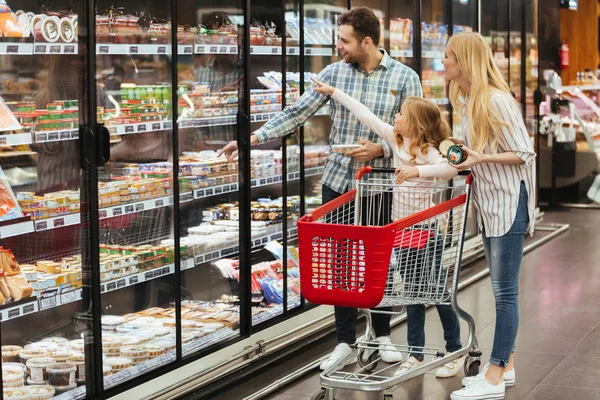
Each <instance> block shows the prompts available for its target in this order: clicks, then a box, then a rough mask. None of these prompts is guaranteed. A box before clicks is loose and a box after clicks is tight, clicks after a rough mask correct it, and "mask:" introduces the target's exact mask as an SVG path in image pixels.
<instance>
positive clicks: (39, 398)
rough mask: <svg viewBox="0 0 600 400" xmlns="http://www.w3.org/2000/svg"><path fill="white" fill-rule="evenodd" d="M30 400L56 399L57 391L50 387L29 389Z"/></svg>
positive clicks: (39, 386)
mask: <svg viewBox="0 0 600 400" xmlns="http://www.w3.org/2000/svg"><path fill="white" fill-rule="evenodd" d="M27 391H28V392H29V400H49V399H51V398H53V397H54V394H55V393H56V390H55V389H54V388H53V387H52V386H50V385H36V386H29V387H28V388H27Z"/></svg>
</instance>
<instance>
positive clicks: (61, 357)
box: [50, 350, 73, 364]
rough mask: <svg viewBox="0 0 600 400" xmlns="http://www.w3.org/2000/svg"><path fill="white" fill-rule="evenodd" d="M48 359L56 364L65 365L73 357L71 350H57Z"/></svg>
mask: <svg viewBox="0 0 600 400" xmlns="http://www.w3.org/2000/svg"><path fill="white" fill-rule="evenodd" d="M50 357H51V358H53V359H54V362H55V363H57V364H61V363H66V362H67V360H69V358H71V357H73V352H72V351H71V350H58V351H55V352H53V353H51V354H50Z"/></svg>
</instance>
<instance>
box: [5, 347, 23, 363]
mask: <svg viewBox="0 0 600 400" xmlns="http://www.w3.org/2000/svg"><path fill="white" fill-rule="evenodd" d="M22 351H23V348H22V347H21V346H2V363H3V364H4V363H12V362H15V363H18V362H20V361H21V360H20V358H19V353H20V352H22Z"/></svg>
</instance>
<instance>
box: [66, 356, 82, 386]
mask: <svg viewBox="0 0 600 400" xmlns="http://www.w3.org/2000/svg"><path fill="white" fill-rule="evenodd" d="M67 363H68V364H71V365H74V366H76V367H77V372H76V373H75V381H77V382H81V383H83V382H85V358H84V357H83V356H75V357H71V358H69V360H68V361H67Z"/></svg>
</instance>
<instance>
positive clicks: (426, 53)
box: [421, 51, 446, 58]
mask: <svg viewBox="0 0 600 400" xmlns="http://www.w3.org/2000/svg"><path fill="white" fill-rule="evenodd" d="M421 57H423V58H445V57H446V54H445V53H444V52H443V51H423V52H421Z"/></svg>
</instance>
